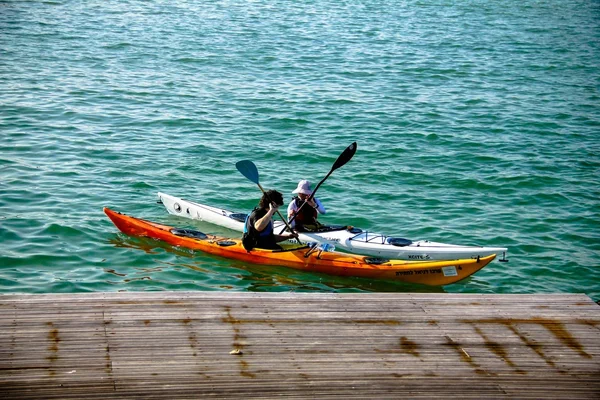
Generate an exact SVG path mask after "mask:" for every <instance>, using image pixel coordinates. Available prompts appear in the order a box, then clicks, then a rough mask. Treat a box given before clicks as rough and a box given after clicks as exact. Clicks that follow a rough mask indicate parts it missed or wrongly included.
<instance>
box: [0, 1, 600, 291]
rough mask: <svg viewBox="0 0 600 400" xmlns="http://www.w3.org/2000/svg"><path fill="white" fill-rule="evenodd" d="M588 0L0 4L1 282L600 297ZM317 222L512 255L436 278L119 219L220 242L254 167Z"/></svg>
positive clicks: (597, 47) (252, 197)
mask: <svg viewBox="0 0 600 400" xmlns="http://www.w3.org/2000/svg"><path fill="white" fill-rule="evenodd" d="M599 22H600V4H599V3H598V2H597V1H584V0H567V1H563V0H561V1H558V0H549V1H544V2H540V1H532V0H525V1H521V2H504V1H484V0H480V1H468V0H467V1H441V0H438V1H374V0H363V1H344V2H341V1H340V2H337V1H336V2H331V1H321V0H315V1H303V2H297V1H276V0H273V1H263V0H258V1H254V2H248V1H206V2H192V1H176V0H175V1H143V2H142V1H105V0H103V1H84V2H81V1H74V0H73V1H27V2H25V1H23V2H20V1H9V2H0V135H1V138H2V140H1V142H0V292H1V293H13V292H18V293H49V292H51V293H56V292H87V291H149V290H225V291H226V290H230V291H298V292H308V291H316V292H331V291H339V292H354V291H364V292H372V291H397V292H410V291H433V292H464V293H555V292H568V293H586V294H588V295H589V296H591V297H592V298H594V299H595V300H598V299H600V240H599V239H600V233H599V232H600V229H599V228H600V207H599V198H600V189H599V187H600V132H599V131H600V129H599V128H600V92H599V89H600V28H599V27H600V24H599ZM353 141H356V142H358V152H357V153H356V155H355V156H354V158H353V159H352V161H351V162H350V163H348V164H347V165H345V166H344V167H342V168H340V169H339V170H336V171H335V172H334V174H332V175H331V177H330V178H329V179H328V180H327V181H326V183H325V184H324V185H323V186H322V187H321V188H320V189H319V192H318V197H320V199H321V200H322V201H323V202H324V204H325V205H326V207H327V208H328V210H329V213H328V214H327V216H325V217H324V218H322V220H323V221H324V222H329V223H343V224H351V225H355V226H359V227H361V228H363V229H368V230H372V231H378V232H383V233H387V234H390V235H395V236H401V237H406V238H410V239H413V240H417V239H429V240H434V241H441V242H449V243H455V244H465V245H470V244H478V245H486V246H506V247H508V248H509V259H510V262H509V263H499V262H494V263H492V264H490V265H489V266H487V267H486V268H484V269H483V270H482V271H480V272H478V273H477V274H475V275H474V276H472V277H471V278H469V279H467V280H465V281H463V282H460V283H457V284H454V285H450V286H446V287H443V288H429V287H421V286H411V285H406V284H402V283H392V282H372V281H368V280H362V279H349V278H339V277H331V276H326V275H318V274H311V273H306V272H300V271H294V270H289V269H286V268H273V267H266V266H255V265H250V264H244V263H241V262H234V261H230V260H226V259H221V258H215V257H211V256H207V255H203V254H191V253H190V252H187V251H184V250H181V249H176V248H172V247H170V246H167V245H164V244H161V243H159V242H155V241H152V240H143V239H134V238H129V237H126V236H124V235H122V234H119V233H117V230H116V228H115V227H114V226H113V225H112V224H111V223H110V221H109V220H108V219H107V218H106V217H105V215H104V214H103V212H102V207H103V206H110V207H112V208H115V209H117V210H119V211H122V212H126V213H128V214H131V215H135V216H139V217H143V218H148V219H152V220H156V221H160V222H165V223H169V224H172V225H177V226H190V227H195V228H196V229H201V230H203V231H206V232H209V233H224V234H228V235H232V234H233V232H230V231H226V230H224V229H223V228H216V227H213V226H210V225H206V224H200V223H194V222H191V221H187V220H182V219H180V218H177V217H174V216H169V215H167V213H166V212H165V210H164V208H163V207H162V206H161V205H159V204H156V192H158V191H163V192H166V193H170V194H173V195H178V196H181V197H185V198H188V199H191V200H198V201H202V202H205V203H208V204H212V205H216V206H221V207H224V208H229V209H234V210H239V211H249V210H250V209H251V208H252V207H253V206H254V205H255V203H256V202H257V200H258V198H259V196H260V192H259V190H258V189H257V187H256V186H255V185H253V184H252V183H251V182H249V181H248V180H246V179H245V178H244V177H243V176H241V175H240V174H239V172H238V171H237V170H236V169H235V162H236V161H239V160H242V159H250V160H253V161H254V162H255V163H256V165H257V167H258V168H259V171H260V179H261V183H262V184H263V186H265V187H267V188H276V189H278V190H280V191H282V192H284V193H285V194H286V197H287V198H288V199H289V197H290V196H291V191H292V190H293V189H294V188H295V187H296V183H297V181H298V180H299V179H302V178H304V179H309V180H311V181H313V182H318V181H319V180H321V179H322V178H323V177H324V176H325V175H326V174H327V172H329V170H330V168H331V166H332V164H333V162H334V161H335V159H336V157H337V156H338V155H339V154H340V153H341V151H342V150H343V149H344V148H345V147H346V146H348V145H349V144H350V143H352V142H353Z"/></svg>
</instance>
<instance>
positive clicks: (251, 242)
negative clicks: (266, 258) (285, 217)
mask: <svg viewBox="0 0 600 400" xmlns="http://www.w3.org/2000/svg"><path fill="white" fill-rule="evenodd" d="M261 211H262V210H258V209H254V210H253V211H252V213H251V214H250V215H248V216H247V217H246V222H245V223H244V234H243V235H242V243H243V245H244V248H245V249H246V250H248V251H250V250H252V249H253V248H255V247H259V248H262V249H280V248H281V247H280V246H279V245H278V244H277V242H275V233H274V231H273V221H269V224H268V225H267V226H266V228H265V229H263V230H262V231H260V232H259V231H257V230H256V229H255V228H254V222H255V221H256V220H257V219H260V218H262V216H264V214H265V213H264V212H261ZM261 214H262V215H261Z"/></svg>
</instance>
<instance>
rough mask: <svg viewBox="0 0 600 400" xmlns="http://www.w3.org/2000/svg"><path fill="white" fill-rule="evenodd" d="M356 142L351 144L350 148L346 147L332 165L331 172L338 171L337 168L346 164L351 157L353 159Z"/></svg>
mask: <svg viewBox="0 0 600 400" xmlns="http://www.w3.org/2000/svg"><path fill="white" fill-rule="evenodd" d="M356 147H357V145H356V142H354V143H352V144H351V145H350V146H348V147H346V149H345V150H344V151H343V152H342V154H340V156H339V157H338V158H337V160H335V162H334V163H333V167H331V171H334V170H336V169H338V168H339V167H341V166H343V165H344V164H346V163H347V162H348V161H350V159H352V157H354V153H356Z"/></svg>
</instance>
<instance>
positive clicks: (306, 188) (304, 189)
mask: <svg viewBox="0 0 600 400" xmlns="http://www.w3.org/2000/svg"><path fill="white" fill-rule="evenodd" d="M292 193H302V194H305V195H308V196H310V195H311V194H312V190H311V189H310V182H309V181H307V180H305V179H303V180H301V181H300V182H298V187H297V188H296V190H294V191H293V192H292Z"/></svg>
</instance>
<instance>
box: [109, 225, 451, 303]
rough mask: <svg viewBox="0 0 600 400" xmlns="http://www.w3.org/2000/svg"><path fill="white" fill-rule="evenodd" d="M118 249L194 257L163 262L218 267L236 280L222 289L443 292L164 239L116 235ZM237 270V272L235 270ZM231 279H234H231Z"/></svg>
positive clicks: (199, 268)
mask: <svg viewBox="0 0 600 400" xmlns="http://www.w3.org/2000/svg"><path fill="white" fill-rule="evenodd" d="M108 242H109V243H111V244H112V245H114V246H115V247H117V248H129V249H136V250H143V251H144V252H145V253H146V254H152V255H157V254H160V251H159V249H162V250H164V251H165V252H167V253H169V254H172V255H175V256H176V257H185V258H187V259H191V260H193V261H192V262H180V261H183V260H177V261H176V262H173V261H166V260H165V261H164V262H163V263H164V264H165V265H170V266H173V267H184V268H188V269H192V270H194V271H197V272H200V273H203V274H204V273H214V272H215V270H219V269H220V270H221V272H222V273H227V274H230V275H231V276H232V279H233V278H234V279H235V281H236V284H235V285H231V286H225V287H224V288H225V289H231V290H236V289H242V290H245V291H249V292H278V291H295V292H323V293H326V292H411V293H446V291H445V290H444V289H443V288H442V287H435V286H426V285H415V284H409V283H405V282H396V281H388V280H371V279H366V278H355V277H343V276H336V275H327V274H321V273H314V272H307V271H302V270H297V269H293V268H288V267H283V266H273V265H262V264H248V263H244V262H241V261H237V260H231V259H228V258H225V257H219V256H214V255H211V254H206V253H203V252H196V251H194V250H190V249H185V248H181V247H176V246H171V245H169V244H167V243H165V242H162V241H159V240H155V239H150V238H137V237H130V236H125V235H122V234H117V235H116V236H114V237H113V238H111V239H109V240H108ZM235 270H238V271H239V272H237V273H236V272H235ZM232 281H233V280H232Z"/></svg>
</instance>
